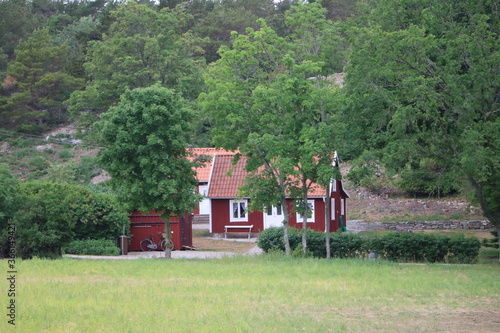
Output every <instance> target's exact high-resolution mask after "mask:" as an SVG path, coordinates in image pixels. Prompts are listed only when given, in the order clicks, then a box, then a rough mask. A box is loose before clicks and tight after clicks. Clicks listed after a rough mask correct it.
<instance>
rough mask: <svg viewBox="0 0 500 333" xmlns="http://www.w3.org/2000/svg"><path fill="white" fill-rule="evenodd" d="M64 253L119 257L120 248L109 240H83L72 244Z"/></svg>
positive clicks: (64, 249) (65, 248) (65, 247)
mask: <svg viewBox="0 0 500 333" xmlns="http://www.w3.org/2000/svg"><path fill="white" fill-rule="evenodd" d="M63 252H64V253H68V254H78V255H95V256H98V255H100V256H117V255H119V254H120V248H119V247H118V245H117V244H116V242H115V241H112V240H109V239H83V240H75V241H72V242H70V243H69V244H68V245H66V246H64V247H63Z"/></svg>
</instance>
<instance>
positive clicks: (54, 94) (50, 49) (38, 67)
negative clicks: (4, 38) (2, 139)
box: [0, 29, 83, 132]
mask: <svg viewBox="0 0 500 333" xmlns="http://www.w3.org/2000/svg"><path fill="white" fill-rule="evenodd" d="M66 52H67V48H66V46H65V45H61V46H54V45H52V43H51V41H50V37H49V33H48V30H47V29H42V30H38V31H36V32H34V33H33V35H32V36H31V37H30V38H29V39H28V40H27V41H26V42H23V43H21V44H20V45H19V47H18V49H17V50H16V60H15V61H12V62H10V63H9V67H8V71H7V74H8V75H9V76H8V78H9V81H5V82H4V90H8V91H9V95H8V97H7V98H6V99H5V102H6V103H5V105H4V106H1V109H0V111H1V114H0V116H1V118H3V121H4V123H5V125H6V127H11V128H17V129H19V130H22V131H25V132H40V131H41V130H44V129H47V128H48V127H49V125H51V124H54V123H59V122H61V121H63V120H65V119H67V117H66V107H65V105H64V103H63V102H64V101H65V100H66V99H67V98H68V97H69V94H70V93H71V92H72V91H73V90H75V89H78V88H80V87H81V86H82V85H83V80H82V79H77V78H75V77H73V76H71V75H69V74H67V73H65V72H64V66H65V60H66Z"/></svg>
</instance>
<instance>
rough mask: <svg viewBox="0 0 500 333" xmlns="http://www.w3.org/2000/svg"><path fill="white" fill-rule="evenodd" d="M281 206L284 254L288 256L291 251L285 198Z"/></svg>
mask: <svg viewBox="0 0 500 333" xmlns="http://www.w3.org/2000/svg"><path fill="white" fill-rule="evenodd" d="M281 206H282V209H283V214H285V220H284V221H283V241H284V242H285V254H286V255H287V256H289V255H291V254H292V250H291V249H290V236H289V233H288V227H289V222H290V215H289V214H288V207H287V205H286V198H285V199H283V200H282V201H281Z"/></svg>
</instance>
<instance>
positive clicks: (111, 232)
mask: <svg viewBox="0 0 500 333" xmlns="http://www.w3.org/2000/svg"><path fill="white" fill-rule="evenodd" d="M76 188H78V191H79V194H80V197H79V200H78V202H76V203H75V204H74V205H73V213H74V219H75V222H76V225H75V228H74V231H75V236H74V238H75V239H116V237H118V236H120V235H122V234H124V233H125V234H128V232H129V229H130V228H129V226H130V219H129V218H128V215H127V214H126V212H125V210H124V209H122V208H121V207H120V206H119V204H118V202H117V200H116V198H115V197H114V196H113V195H111V194H96V193H94V192H92V191H90V190H87V189H85V188H83V187H80V186H76Z"/></svg>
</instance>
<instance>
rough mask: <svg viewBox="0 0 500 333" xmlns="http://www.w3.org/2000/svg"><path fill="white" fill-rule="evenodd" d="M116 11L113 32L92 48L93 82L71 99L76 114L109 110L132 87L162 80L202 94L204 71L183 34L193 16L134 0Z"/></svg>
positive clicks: (88, 70) (88, 67)
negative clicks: (159, 9) (202, 71)
mask: <svg viewBox="0 0 500 333" xmlns="http://www.w3.org/2000/svg"><path fill="white" fill-rule="evenodd" d="M112 15H113V19H114V21H113V23H112V24H111V26H110V28H109V32H108V34H105V35H103V39H102V41H95V42H92V43H91V45H90V46H89V50H88V54H87V59H88V60H87V62H86V63H85V64H84V67H85V70H86V73H87V75H88V76H89V78H90V79H91V80H90V82H88V83H87V85H86V88H85V90H83V91H76V92H74V93H73V94H72V96H71V98H70V99H69V103H70V109H71V110H72V111H71V112H72V113H73V114H74V115H78V114H79V113H80V112H93V113H97V114H99V113H102V112H105V111H107V109H108V108H109V107H110V106H112V105H116V103H118V101H119V98H120V95H121V94H123V93H124V92H125V91H126V90H127V89H130V90H132V89H135V88H139V87H148V86H150V85H152V84H155V83H157V82H160V83H161V84H162V85H163V86H165V87H168V88H172V89H176V90H178V91H180V92H182V93H183V94H184V96H185V97H186V98H189V97H191V98H193V97H195V96H197V94H198V89H199V88H200V87H201V82H199V79H200V78H201V75H200V74H199V73H198V68H197V67H196V66H195V61H194V59H193V57H192V54H191V53H190V52H191V49H192V48H191V47H189V45H188V41H187V39H184V38H182V35H181V33H182V28H183V26H184V25H185V24H187V22H188V21H189V20H190V17H189V15H187V14H186V13H184V12H183V11H182V10H180V9H179V10H178V9H175V10H170V9H169V8H164V9H162V10H161V11H156V10H154V9H153V8H151V6H148V5H145V4H138V3H136V2H134V1H130V2H126V3H124V4H122V5H120V6H119V8H118V9H117V10H116V11H114V12H112Z"/></svg>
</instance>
